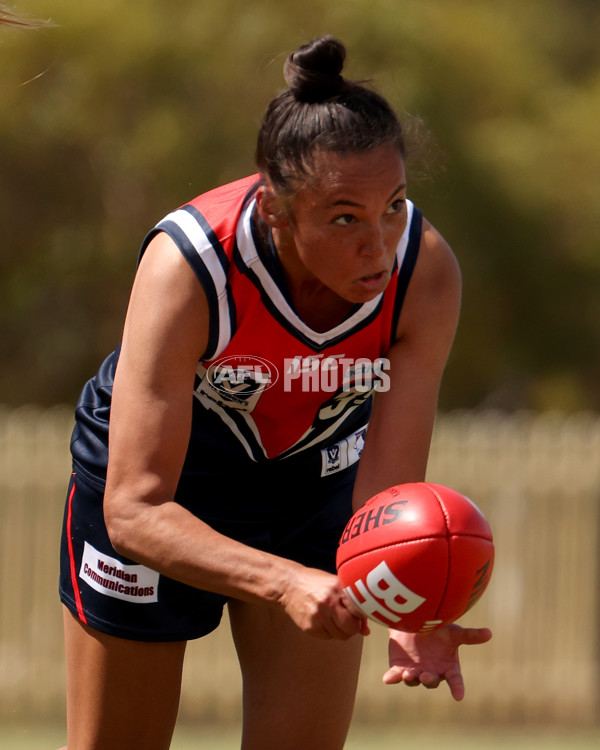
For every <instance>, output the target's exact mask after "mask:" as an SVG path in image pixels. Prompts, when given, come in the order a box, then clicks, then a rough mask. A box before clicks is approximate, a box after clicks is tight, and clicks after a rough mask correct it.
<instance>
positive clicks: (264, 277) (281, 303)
mask: <svg viewBox="0 0 600 750" xmlns="http://www.w3.org/2000/svg"><path fill="white" fill-rule="evenodd" d="M255 204H256V201H255V200H254V201H252V202H251V203H250V204H249V205H248V206H247V208H246V209H245V210H244V212H243V213H242V215H241V217H240V221H239V222H238V228H237V233H236V239H237V245H238V249H239V251H240V255H241V257H242V260H243V261H244V263H245V264H246V266H247V267H248V268H249V269H250V270H251V271H252V272H253V273H254V274H256V277H257V278H258V280H259V281H260V284H261V285H262V287H263V289H264V290H265V292H266V293H267V294H268V296H269V298H270V299H271V301H272V302H273V304H274V305H275V307H276V308H277V309H278V310H279V312H280V313H281V314H282V315H283V316H284V317H285V319H286V320H287V321H288V322H289V323H290V324H291V325H292V326H293V327H294V328H295V329H296V330H298V331H299V332H300V333H301V334H302V335H303V336H305V337H306V338H307V339H308V340H309V341H312V342H313V343H314V344H316V345H317V346H319V347H322V346H324V345H326V344H327V343H328V342H329V341H332V340H333V339H335V338H337V337H338V336H343V335H344V334H346V333H348V332H349V331H351V330H352V329H354V328H355V327H356V326H357V325H358V324H360V323H361V322H362V321H363V320H365V319H366V318H368V317H369V316H370V315H371V314H372V313H373V312H374V311H375V309H376V308H377V306H378V305H379V303H380V302H381V299H382V296H383V292H382V293H381V294H378V295H377V297H375V298H374V299H372V300H370V301H369V302H365V303H363V304H362V305H360V307H359V308H358V310H356V312H355V313H354V314H353V315H351V316H350V317H349V318H347V319H346V320H344V321H342V322H341V323H340V324H339V325H337V326H336V327H335V328H332V329H331V330H329V331H324V332H322V333H319V332H317V331H313V329H312V328H310V327H309V326H308V325H306V323H305V322H304V321H303V320H302V319H301V318H300V317H298V315H297V314H296V312H295V311H294V310H293V309H292V307H291V306H290V304H289V302H288V301H287V299H286V298H285V295H284V294H283V292H282V291H281V289H280V288H279V286H278V285H277V283H276V282H275V280H274V279H273V277H272V276H271V274H270V273H269V271H268V269H267V268H266V267H265V265H264V263H263V262H262V260H261V258H260V255H259V254H258V250H257V248H256V245H255V243H254V237H253V234H252V222H251V220H252V212H253V210H254V207H255ZM406 209H407V220H406V227H405V229H404V232H403V233H402V237H401V238H400V241H399V243H398V248H397V250H396V258H397V261H398V267H400V266H401V265H402V261H403V260H404V255H405V254H406V248H407V246H408V239H409V234H410V224H411V221H412V216H413V210H414V205H413V203H412V201H409V200H407V201H406Z"/></svg>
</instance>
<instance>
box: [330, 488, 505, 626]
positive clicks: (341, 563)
mask: <svg viewBox="0 0 600 750" xmlns="http://www.w3.org/2000/svg"><path fill="white" fill-rule="evenodd" d="M493 565H494V542H493V537H492V531H491V529H490V526H489V524H488V522H487V520H486V519H485V516H484V515H483V513H482V512H481V510H479V508H478V507H477V506H476V505H475V504H474V503H473V502H472V501H471V500H469V499H468V498H467V497H465V496H464V495H462V494H460V493H459V492H456V491H455V490H452V489H450V488H449V487H444V486H443V485H439V484H432V483H430V482H414V483H410V484H400V485H396V486H395V487H390V488H389V489H387V490H384V491H383V492H380V493H379V494H377V495H375V496H374V497H372V498H371V499H370V500H368V501H367V502H366V503H365V505H363V507H362V508H360V509H359V510H358V511H357V512H356V513H355V514H354V515H353V516H352V518H351V519H350V521H349V522H348V524H347V526H346V528H345V530H344V533H343V534H342V537H341V539H340V542H339V546H338V550H337V569H338V577H339V580H340V582H341V584H342V586H343V588H344V590H345V592H346V593H347V595H348V596H349V597H350V599H351V600H352V601H353V602H354V604H355V605H356V606H357V607H358V608H359V609H360V610H361V611H362V612H363V613H364V615H365V616H367V617H369V618H370V619H371V620H374V621H375V622H378V623H380V624H383V625H387V626H388V627H391V628H395V629H396V630H405V631H408V632H421V633H425V632H429V631H431V630H435V629H436V628H439V627H442V626H443V625H447V624H448V623H451V622H454V621H455V620H457V619H458V618H459V617H461V616H462V615H464V613H465V612H466V611H467V610H468V609H469V608H470V607H472V606H473V604H475V602H476V601H477V600H478V599H479V597H480V596H481V595H482V594H483V592H484V591H485V589H486V587H487V585H488V583H489V581H490V576H491V574H492V568H493Z"/></svg>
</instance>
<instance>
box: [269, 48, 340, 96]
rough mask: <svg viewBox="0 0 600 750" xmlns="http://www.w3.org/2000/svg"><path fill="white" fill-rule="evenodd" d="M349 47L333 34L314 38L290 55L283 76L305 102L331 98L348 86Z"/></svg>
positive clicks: (293, 92)
mask: <svg viewBox="0 0 600 750" xmlns="http://www.w3.org/2000/svg"><path fill="white" fill-rule="evenodd" d="M345 59H346V48H345V47H344V45H343V44H342V43H341V42H340V41H338V40H337V39H334V38H333V37H332V36H324V37H319V38H318V39H313V40H312V41H311V42H308V44H304V45H302V47H299V48H298V49H297V50H296V51H295V52H292V54H291V55H290V56H289V57H288V59H287V60H286V63H285V65H284V68H283V75H284V78H285V80H286V83H287V85H288V86H289V88H290V91H291V92H292V94H293V95H294V97H295V98H296V99H298V100H300V101H304V102H321V101H325V100H326V99H330V98H331V97H333V96H336V94H339V93H340V91H341V90H342V89H343V88H344V85H345V82H344V79H343V78H342V76H341V72H342V69H343V67H344V60H345Z"/></svg>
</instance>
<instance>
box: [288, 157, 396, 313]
mask: <svg viewBox="0 0 600 750" xmlns="http://www.w3.org/2000/svg"><path fill="white" fill-rule="evenodd" d="M312 164H313V167H314V169H313V171H312V175H311V178H310V181H309V182H308V184H306V185H304V186H303V187H302V188H301V189H300V190H299V191H298V192H297V193H296V194H295V195H294V197H293V198H292V199H291V200H290V202H289V204H288V205H289V214H288V218H287V221H286V222H285V223H284V224H283V225H281V226H280V228H279V229H275V231H274V237H275V244H276V247H277V248H278V250H279V252H280V256H281V260H282V263H283V265H284V268H285V269H286V271H287V272H288V277H289V281H290V283H291V286H292V288H293V287H294V285H295V284H296V285H297V289H302V286H303V285H304V284H306V283H308V284H310V283H311V282H313V283H320V284H321V285H323V286H326V287H328V288H329V289H331V290H332V291H333V292H335V294H337V295H338V296H339V297H341V298H342V299H344V300H346V301H348V302H352V303H354V304H356V303H362V302H367V301H369V300H371V299H373V298H374V297H376V296H377V295H378V294H379V293H380V292H382V291H383V290H384V289H385V287H386V286H387V284H388V282H389V280H390V277H391V273H392V270H393V268H394V262H395V258H396V249H397V246H398V242H399V241H400V238H401V236H402V233H403V231H404V228H405V226H406V177H405V171H404V160H403V158H402V155H401V153H400V152H399V151H398V149H397V148H396V147H394V146H382V147H380V148H377V149H375V150H373V151H370V152H365V153H359V154H337V153H332V152H318V153H317V154H316V155H315V157H314V160H313V162H312Z"/></svg>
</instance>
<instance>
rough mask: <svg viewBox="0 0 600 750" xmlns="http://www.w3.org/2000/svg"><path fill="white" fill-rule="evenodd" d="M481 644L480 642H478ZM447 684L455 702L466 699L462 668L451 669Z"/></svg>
mask: <svg viewBox="0 0 600 750" xmlns="http://www.w3.org/2000/svg"><path fill="white" fill-rule="evenodd" d="M477 642H478V643H479V641H477ZM446 682H447V683H448V687H449V688H450V694H451V695H452V697H453V698H454V700H455V701H461V700H462V699H463V698H464V697H465V683H464V680H463V676H462V674H461V671H460V667H457V668H455V669H449V670H448V672H447V673H446Z"/></svg>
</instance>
